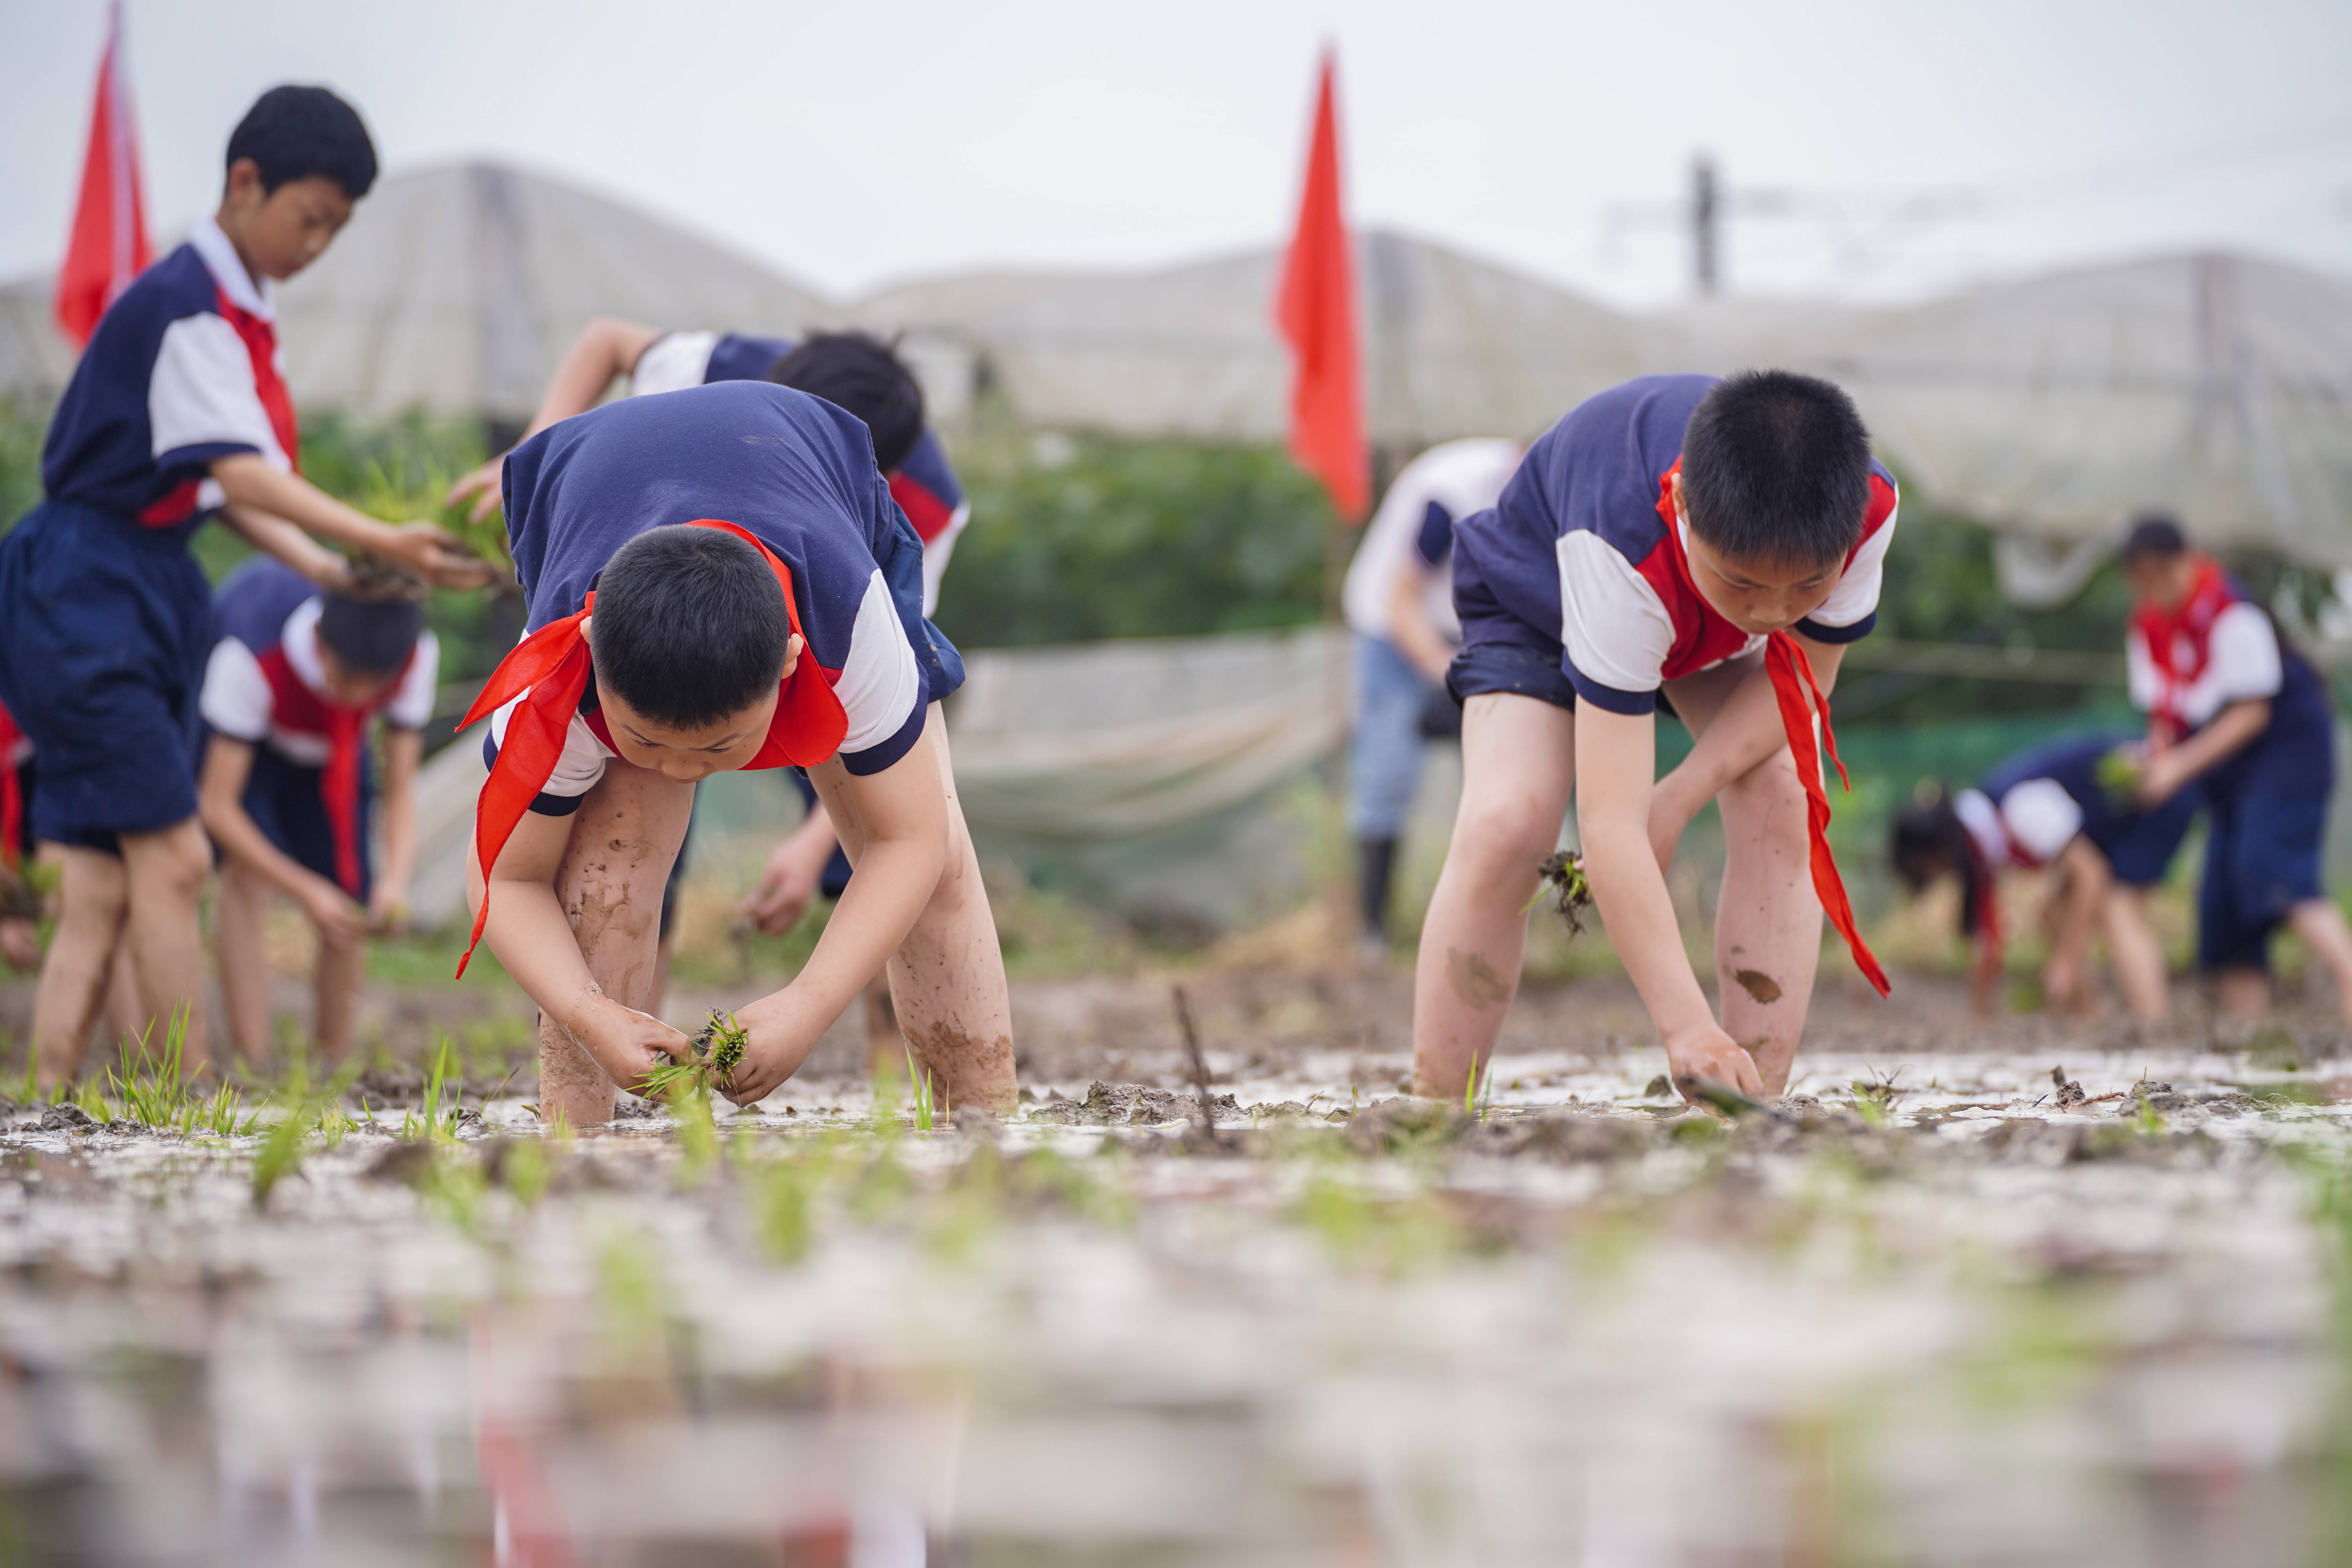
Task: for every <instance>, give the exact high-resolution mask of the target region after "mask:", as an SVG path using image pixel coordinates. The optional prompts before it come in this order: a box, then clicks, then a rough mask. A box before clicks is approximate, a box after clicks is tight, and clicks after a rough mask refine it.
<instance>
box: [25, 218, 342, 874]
mask: <svg viewBox="0 0 2352 1568" xmlns="http://www.w3.org/2000/svg"><path fill="white" fill-rule="evenodd" d="M275 316H276V310H275V305H274V300H273V296H272V290H271V289H270V288H269V286H268V283H267V282H266V281H265V282H263V283H260V284H257V283H255V281H254V280H253V279H252V278H251V277H249V276H248V275H247V272H246V270H245V268H244V266H243V264H242V263H240V262H239V261H238V260H237V258H236V250H235V249H234V247H231V246H230V244H229V241H228V238H227V237H226V235H224V234H223V233H222V232H221V231H220V229H219V227H218V226H216V225H215V224H214V223H212V222H211V221H210V220H209V219H207V220H205V221H204V222H201V223H199V224H197V225H196V226H195V229H194V232H193V233H192V234H191V235H190V236H189V237H188V241H187V243H186V244H184V245H182V246H180V247H178V248H176V249H175V250H173V252H172V253H171V254H170V255H168V256H166V257H164V258H163V259H162V260H161V261H159V262H157V263H156V264H155V265H154V266H152V267H151V268H148V269H147V270H146V271H145V272H143V273H142V274H141V275H140V276H139V277H138V278H137V279H134V280H133V281H132V283H131V286H130V288H128V289H125V290H124V291H123V293H122V295H121V298H119V299H117V300H115V301H114V303H113V304H112V305H111V306H110V307H109V308H108V310H107V312H106V314H105V316H104V317H103V318H102V319H101V320H100V322H99V326H98V331H96V333H94V334H93V335H92V337H91V339H90V342H89V348H88V349H87V350H86V351H85V352H84V353H83V355H82V357H81V360H80V363H79V364H78V365H77V366H76V367H75V370H74V374H73V379H72V381H71V382H70V383H69V384H68V386H67V388H66V392H65V395H64V397H63V398H62V399H61V400H60V402H59V404H58V412H57V416H56V418H55V419H54V420H53V421H52V423H51V425H50V426H49V432H48V437H47V440H46V442H45V443H44V444H43V447H42V453H41V479H42V486H43V489H44V490H45V491H46V494H47V499H46V500H44V501H43V502H42V503H41V505H40V506H39V507H37V508H36V509H35V510H33V511H32V512H31V513H29V514H27V515H26V517H25V519H24V520H23V521H20V522H19V523H17V525H16V528H15V529H13V530H12V531H10V532H9V534H8V535H7V537H6V539H5V540H0V702H5V703H6V704H7V706H8V707H9V708H10V709H11V710H13V711H14V712H15V713H16V718H17V720H18V721H19V722H20V723H21V724H22V726H23V728H24V731H25V732H26V734H27V735H28V736H30V737H31V738H32V740H33V742H34V743H35V745H36V746H37V748H38V750H39V752H40V756H41V768H42V788H41V790H40V792H39V794H38V795H37V798H36V800H35V802H34V810H33V815H34V827H35V830H36V831H37V833H38V835H39V836H40V837H44V838H48V839H54V840H56V841H58V842H61V843H67V844H76V845H81V846H84V847H91V848H98V849H107V850H110V849H112V848H114V847H116V843H117V840H118V838H119V836H120V835H121V834H124V833H141V832H152V831H156V830H158V829H161V828H164V827H168V826H173V825H174V824H176V823H179V822H183V821H184V820H186V819H187V818H189V817H191V816H194V815H195V809H196V798H195V746H196V689H197V685H198V682H199V680H200V679H201V678H202V675H203V671H204V665H205V653H206V651H207V649H208V647H210V639H209V637H208V636H207V625H206V624H207V619H208V611H209V605H210V601H211V592H210V589H209V587H208V586H207V584H206V583H205V575H204V573H203V572H202V570H201V569H200V568H199V567H198V566H197V564H196V563H195V561H194V558H193V557H192V556H191V555H190V554H189V552H188V550H187V540H188V537H189V536H190V535H191V534H193V533H194V531H195V529H196V528H197V527H199V526H200V525H201V524H202V523H203V522H204V521H205V519H206V518H207V517H209V516H210V514H211V512H212V511H213V510H214V509H215V508H216V507H217V506H218V505H219V503H220V499H221V498H220V491H219V489H218V487H217V486H216V485H215V484H214V482H213V481H212V479H210V477H209V475H208V473H207V471H206V470H207V468H208V466H209V465H210V464H212V463H213V462H215V461H216V460H218V459H219V458H224V457H227V456H229V455H231V454H236V453H257V454H258V455H260V456H261V457H262V458H265V459H267V460H268V461H269V462H270V463H272V464H275V465H277V466H278V467H279V468H290V467H291V466H292V457H291V454H292V453H293V452H294V451H295V449H296V431H295V424H294V411H293V405H292V403H291V401H290V399H289V397H288V395H287V393H286V385H285V377H284V374H283V366H282V365H281V363H280V362H279V358H278V343H277V331H276V325H275Z"/></svg>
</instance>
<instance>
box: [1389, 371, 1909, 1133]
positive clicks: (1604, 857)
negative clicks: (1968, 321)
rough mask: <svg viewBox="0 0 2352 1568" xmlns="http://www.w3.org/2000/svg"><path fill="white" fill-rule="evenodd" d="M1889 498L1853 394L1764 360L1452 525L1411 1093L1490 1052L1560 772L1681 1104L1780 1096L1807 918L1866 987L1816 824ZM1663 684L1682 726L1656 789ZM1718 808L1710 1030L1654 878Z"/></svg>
mask: <svg viewBox="0 0 2352 1568" xmlns="http://www.w3.org/2000/svg"><path fill="white" fill-rule="evenodd" d="M1894 528H1895V481H1894V479H1893V478H1892V477H1891V476H1890V475H1889V474H1888V473H1887V472H1886V470H1885V468H1881V467H1880V466H1879V465H1878V464H1877V463H1876V462H1875V461H1874V460H1873V458H1871V455H1870V447H1869V437H1868V433H1867V432H1866V431H1865V430H1864V428H1863V423H1862V418H1861V416H1860V415H1859V414H1857V413H1856V412H1855V410H1854V407H1853V403H1852V402H1851V401H1850V400H1849V399H1848V398H1847V397H1846V395H1845V394H1844V393H1843V392H1841V391H1840V390H1839V389H1838V388H1836V387H1835V386H1832V385H1831V384H1829V383H1827V382H1824V381H1819V380H1816V379H1814V378H1812V377H1811V376H1801V375H1794V374H1789V373H1786V372H1781V371H1759V372H1748V373H1746V374H1740V375H1736V376H1733V377H1731V378H1730V379H1728V380H1724V381H1718V380H1716V379H1715V378H1713V377H1710V376H1699V375H1674V376H1645V377H1643V378H1642V379H1640V380H1636V381H1631V382H1628V383H1626V384H1623V385H1622V386H1618V387H1615V388H1612V390H1610V391H1608V392H1604V393H1601V394H1600V395H1598V396H1595V397H1593V398H1591V399H1590V400H1589V401H1587V402H1585V403H1583V404H1582V405H1579V406H1578V407H1577V408H1576V409H1575V410H1573V411H1572V412H1571V413H1570V414H1569V416H1567V417H1566V418H1564V419H1562V420H1561V421H1560V422H1559V424H1558V425H1556V426H1553V427H1552V428H1551V430H1550V431H1549V432H1548V433H1547V434H1546V435H1544V436H1543V437H1541V438H1540V439H1538V441H1537V442H1536V444H1535V445H1534V446H1533V447H1530V448H1529V449H1528V455H1527V457H1526V458H1525V459H1524V460H1523V461H1522V462H1521V463H1520V465H1519V468H1518V471H1517V473H1516V474H1514V475H1513V476H1512V478H1511V481H1510V483H1509V484H1508V485H1507V486H1505V487H1504V489H1503V496H1502V500H1500V501H1499V502H1498V503H1496V507H1495V508H1494V510H1491V511H1483V512H1480V513H1478V514H1477V515H1476V516H1475V517H1470V518H1466V519H1465V520H1464V521H1462V522H1461V523H1460V524H1458V525H1457V526H1456V527H1455V529H1454V608H1455V611H1456V612H1457V613H1458V614H1459V615H1460V616H1461V619H1462V629H1463V643H1464V646H1463V649H1462V652H1461V653H1460V654H1459V655H1457V656H1456V657H1455V658H1454V664H1453V667H1452V669H1451V671H1450V672H1449V674H1448V676H1447V686H1448V689H1451V690H1452V691H1453V693H1454V696H1455V697H1456V698H1457V699H1458V700H1460V701H1461V702H1462V704H1463V715H1462V767H1463V789H1462V805H1461V808H1460V811H1459V813H1458V815H1457V816H1456V817H1455V820H1454V838H1453V842H1452V844H1451V845H1450V846H1449V847H1448V849H1447V851H1446V857H1445V868H1444V872H1443V873H1442V874H1441V875H1440V877H1439V879H1438V884H1437V893H1436V896H1435V898H1434V899H1433V900H1432V902H1431V904H1430V910H1429V918H1428V921H1427V922H1426V924H1425V925H1424V926H1423V931H1422V939H1421V959H1420V964H1419V967H1418V970H1417V972H1416V974H1415V982H1414V987H1413V1083H1414V1087H1415V1089H1416V1091H1417V1092H1419V1093H1422V1094H1432V1095H1442V1096H1446V1097H1449V1098H1456V1099H1458V1098H1459V1097H1460V1096H1461V1095H1462V1093H1463V1091H1464V1089H1465V1084H1466V1083H1467V1081H1468V1080H1469V1079H1470V1076H1471V1074H1472V1073H1474V1072H1475V1071H1476V1070H1477V1069H1478V1068H1479V1067H1480V1066H1481V1065H1482V1064H1483V1063H1484V1062H1485V1061H1486V1057H1487V1055H1488V1054H1489V1053H1490V1052H1491V1051H1492V1050H1493V1048H1494V1044H1495V1038H1496V1033H1497V1032H1498V1031H1499V1030H1500V1029H1501V1027H1502V1024H1503V1016H1504V1014H1505V1012H1506V1011H1507V1009H1508V1008H1509V1006H1510V1003H1511V998H1512V996H1513V995H1514V994H1516V993H1517V989H1518V982H1519V968H1520V963H1521V961H1522V959H1523V956H1524V954H1525V951H1526V942H1527V915H1526V913H1525V911H1526V910H1527V908H1528V900H1529V895H1531V894H1532V893H1534V892H1535V891H1536V888H1537V875H1538V873H1537V867H1538V862H1540V861H1541V860H1542V859H1543V858H1545V857H1546V856H1547V855H1549V853H1550V852H1551V850H1552V848H1553V847H1554V846H1555V845H1556V844H1557V843H1558V842H1559V831H1560V822H1561V818H1562V816H1564V815H1565V814H1566V811H1567V809H1568V802H1569V794H1570V786H1571V785H1573V786H1574V790H1575V795H1576V819H1577V828H1578V834H1579V837H1580V842H1581V844H1582V847H1583V865H1584V870H1585V873H1586V875H1587V877H1588V878H1589V879H1590V881H1591V891H1592V897H1593V900H1594V901H1595V902H1596V903H1597V904H1598V905H1599V907H1600V911H1601V919H1602V921H1604V922H1605V923H1606V925H1607V927H1608V932H1609V940H1610V942H1611V944H1612V946H1613V947H1614V948H1615V950H1616V952H1617V954H1618V956H1619V958H1620V959H1622V961H1623V963H1624V965H1625V969H1626V971H1627V973H1629V974H1631V975H1632V977H1633V984H1634V985H1635V986H1636V988H1637V989H1639V991H1640V992H1641V995H1642V1000H1643V1004H1644V1005H1646V1006H1647V1007H1648V1009H1649V1012H1650V1017H1651V1019H1652V1021H1653V1023H1654V1025H1655V1026H1656V1027H1657V1030H1658V1033H1659V1035H1660V1037H1662V1039H1663V1041H1664V1046H1665V1050H1666V1059H1667V1063H1668V1068H1669V1071H1670V1073H1671V1075H1672V1078H1673V1079H1674V1081H1675V1084H1676V1085H1677V1087H1679V1088H1680V1089H1682V1091H1683V1093H1684V1094H1685V1096H1686V1097H1697V1096H1699V1095H1701V1094H1703V1093H1704V1092H1705V1091H1706V1089H1707V1086H1708V1085H1709V1084H1710V1083H1713V1084H1719V1085H1722V1086H1726V1087H1728V1088H1731V1089H1737V1090H1738V1091H1739V1092H1741V1093H1744V1094H1748V1095H1759V1094H1769V1095H1779V1094H1780V1093H1782V1092H1783V1091H1784V1090H1785V1089H1786V1087H1787V1084H1788V1079H1789V1069H1790V1061H1791V1059H1792V1058H1794V1056H1795V1054H1796V1049H1797V1041H1798V1038H1799V1037H1800V1036H1801V1034H1802V1032H1803V1029H1804V1023H1805V1014H1806V1010H1807V1008H1808V1006H1809V1005H1810V1004H1811V998H1812V989H1813V973H1814V970H1815V968H1816V966H1817V965H1818V963H1819V961H1820V956H1821V918H1822V911H1823V910H1824V908H1825V907H1826V909H1827V910H1828V912H1829V914H1830V916H1831V919H1832V921H1833V922H1834V923H1835V924H1836V925H1837V927H1838V929H1839V931H1840V932H1841V933H1842V934H1843V936H1844V937H1845V940H1846V942H1847V944H1848V946H1849V947H1850V949H1851V950H1852V951H1853V956H1854V959H1855V961H1856V963H1859V964H1860V965H1861V967H1862V969H1863V972H1864V974H1866V975H1868V976H1869V977H1870V979H1871V981H1872V982H1873V984H1875V985H1877V986H1878V988H1879V989H1880V990H1881V991H1882V992H1883V991H1885V984H1886V983H1885V975H1884V974H1883V973H1881V972H1880V970H1879V968H1878V964H1877V961H1876V960H1874V958H1872V957H1871V955H1870V952H1869V950H1868V949H1867V948H1866V947H1864V945H1863V942H1862V939H1861V937H1860V936H1859V935H1858V934H1857V933H1856V932H1855V931H1854V930H1853V915H1852V911H1851V910H1849V909H1848V908H1847V906H1846V900H1845V891H1844V889H1843V885H1842V884H1841V883H1840V881H1839V879H1838V874H1837V868H1836V866H1835V864H1834V863H1833V862H1832V860H1831V858H1830V855H1829V847H1828V844H1827V841H1826V839H1825V838H1824V837H1823V833H1822V830H1823V828H1824V827H1826V826H1827V824H1828V821H1829V805H1828V802H1827V799H1826V798H1825V796H1824V795H1823V793H1822V763H1821V754H1820V752H1819V750H1818V744H1819V742H1818V741H1817V739H1816V732H1815V724H1816V716H1817V715H1818V716H1819V722H1820V724H1821V730H1822V738H1826V737H1827V712H1828V703H1827V700H1826V693H1827V692H1828V691H1829V690H1830V689H1831V688H1832V687H1833V686H1834V684H1835V683H1836V679H1837V671H1838V664H1839V661H1840V659H1841V658H1843V654H1844V651H1845V646H1846V645H1847V644H1848V643H1851V642H1853V641H1854V640H1855V639H1856V638H1859V637H1863V636H1864V634H1866V633H1867V632H1868V631H1869V630H1870V628H1871V625H1872V623H1873V622H1874V620H1875V618H1876V616H1877V610H1878V589H1879V578H1880V574H1881V567H1882V563H1884V562H1885V556H1886V547H1887V543H1888V542H1889V540H1890V539H1891V538H1892V537H1893V534H1894ZM1662 696H1663V698H1664V700H1665V701H1666V702H1669V703H1671V704H1672V711H1673V712H1674V714H1675V717H1676V718H1678V719H1680V720H1681V721H1682V722H1683V723H1684V724H1685V726H1686V727H1687V728H1688V729H1689V730H1690V731H1691V733H1692V734H1693V735H1694V736H1695V737H1696V745H1695V746H1694V747H1693V748H1692V751H1691V753H1690V755H1689V756H1688V757H1687V758H1685V760H1684V761H1683V763H1682V764H1681V765H1680V766H1678V767H1676V768H1675V770H1674V771H1673V772H1672V773H1668V774H1667V775H1666V776H1665V777H1664V778H1663V779H1661V778H1658V777H1657V776H1656V766H1657V748H1656V734H1655V725H1656V719H1655V714H1656V710H1657V709H1658V708H1659V706H1660V705H1661V702H1660V700H1661V697H1662ZM1792 746H1793V749H1792ZM1710 800H1712V801H1715V802H1716V803H1717V805H1719V806H1720V807H1721V810H1722V814H1723V829H1724V841H1725V846H1726V850H1727V858H1726V862H1725V867H1724V873H1723V886H1722V892H1721V895H1720V898H1719V900H1718V903H1717V910H1716V922H1715V963H1716V971H1717V977H1718V979H1719V981H1720V983H1721V991H1722V998H1723V1016H1722V1020H1721V1022H1720V1023H1718V1022H1717V1018H1716V1016H1715V1014H1714V1012H1713V1011H1712V1010H1711V1009H1710V1008H1709V1007H1708V1005H1707V999H1706V992H1705V991H1704V989H1703V988H1702V987H1701V985H1700V984H1699V979H1698V976H1697V975H1696V974H1695V973H1693V972H1692V969H1691V964H1690V960H1689V959H1688V957H1687V956H1686V955H1685V951H1684V947H1683V937H1682V929H1681V926H1680V924H1679V922H1678V921H1676V919H1675V907H1674V901H1673V900H1672V899H1671V898H1670V897H1669V896H1668V894H1667V891H1666V883H1665V868H1666V865H1667V863H1668V862H1670V861H1671V860H1672V859H1673V858H1674V852H1675V843H1676V841H1677V840H1678V839H1679V838H1680V837H1681V836H1682V831H1683V828H1684V827H1685V826H1686V825H1688V823H1689V822H1690V820H1691V818H1692V817H1694V816H1696V815H1697V814H1698V813H1699V811H1700V810H1701V809H1703V808H1704V807H1705V806H1706V803H1707V802H1708V801H1710Z"/></svg>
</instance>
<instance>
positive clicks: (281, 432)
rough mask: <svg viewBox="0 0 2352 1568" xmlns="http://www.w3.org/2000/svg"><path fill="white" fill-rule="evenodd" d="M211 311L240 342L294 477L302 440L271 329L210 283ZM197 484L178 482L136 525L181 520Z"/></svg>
mask: <svg viewBox="0 0 2352 1568" xmlns="http://www.w3.org/2000/svg"><path fill="white" fill-rule="evenodd" d="M213 309H214V310H217V311H218V312H219V313H220V318H221V320H222V321H226V322H227V323H228V324H229V326H230V328H231V329H232V330H233V331H236V335H237V341H238V342H242V343H244V344H245V357H246V358H247V360H249V361H251V362H252V364H253V390H254V392H255V394H256V395H257V396H258V397H259V398H260V399H261V411H262V412H263V413H264V414H267V415H268V416H269V433H270V434H271V435H272V436H275V437H278V450H279V451H281V452H283V453H285V454H286V466H287V468H289V469H290V470H291V471H293V472H295V473H298V474H299V473H300V472H301V471H302V437H301V432H300V431H299V428H298V427H297V426H296V425H295V422H294V399H293V397H292V396H291V395H289V394H288V392H287V390H286V378H285V377H284V376H282V375H280V374H278V328H277V326H276V325H275V324H273V323H272V322H269V321H264V320H263V319H262V318H261V317H259V316H257V315H255V314H254V313H253V312H252V311H250V310H247V309H246V308H245V307H244V306H242V305H239V304H237V303H236V301H235V300H231V299H230V298H229V297H228V291H227V290H226V289H223V288H221V287H220V285H219V284H217V283H215V284H214V285H213ZM203 483H204V480H203V479H201V478H198V479H183V480H181V481H180V482H179V483H178V484H176V485H173V487H172V488H171V489H169V490H166V491H165V492H164V493H163V495H161V496H159V497H157V498H156V499H155V500H153V501H152V502H151V503H150V504H149V505H148V506H147V508H146V509H145V510H142V511H141V512H140V513H139V519H138V521H140V523H141V524H142V526H144V527H147V528H170V527H172V526H173V525H174V524H176V523H181V522H184V521H187V519H188V515H189V514H190V513H191V512H193V511H194V510H196V489H197V487H198V486H200V485H202V484H203Z"/></svg>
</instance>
